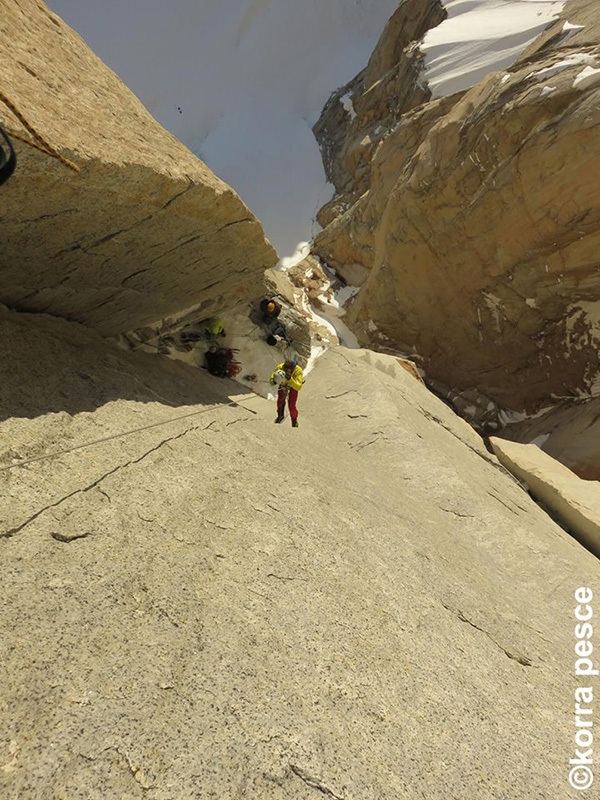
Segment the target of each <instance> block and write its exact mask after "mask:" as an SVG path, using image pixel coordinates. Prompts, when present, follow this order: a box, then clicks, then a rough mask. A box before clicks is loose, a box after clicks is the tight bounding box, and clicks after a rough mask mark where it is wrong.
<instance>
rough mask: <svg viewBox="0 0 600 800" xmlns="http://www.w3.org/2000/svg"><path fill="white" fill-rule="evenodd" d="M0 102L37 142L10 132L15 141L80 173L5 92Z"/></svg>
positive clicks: (0, 96) (0, 95)
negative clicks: (37, 129) (38, 130)
mask: <svg viewBox="0 0 600 800" xmlns="http://www.w3.org/2000/svg"><path fill="white" fill-rule="evenodd" d="M0 101H1V102H2V103H4V105H5V106H6V107H7V108H9V109H10V110H11V111H12V113H13V114H14V115H15V117H16V118H17V119H18V120H19V122H20V123H21V125H23V127H24V128H25V130H27V131H28V132H29V133H30V134H31V135H32V136H33V138H34V139H36V140H37V141H35V142H32V141H31V139H26V138H25V137H24V136H21V135H20V134H18V133H13V132H12V131H9V133H10V135H11V136H12V138H13V139H18V140H19V141H20V142H24V143H25V144H28V145H29V146H30V147H34V148H35V149H36V150H39V151H40V152H41V153H45V154H46V155H48V156H51V157H52V158H56V159H57V160H58V161H60V162H61V164H64V165H65V167H69V169H72V170H75V172H80V169H79V167H78V166H77V164H74V163H73V162H72V161H69V159H68V158H65V157H64V156H62V155H61V154H60V153H59V152H58V151H57V150H55V149H54V148H53V147H52V145H51V144H50V143H49V142H47V141H46V139H44V137H43V136H42V135H41V134H40V133H38V132H37V131H36V129H35V128H34V127H33V125H31V124H30V123H29V122H27V120H26V119H25V117H24V116H23V114H21V112H20V111H19V109H18V108H17V107H16V105H15V104H14V103H13V102H12V101H11V100H9V99H8V97H7V96H6V95H5V94H4V93H3V92H0Z"/></svg>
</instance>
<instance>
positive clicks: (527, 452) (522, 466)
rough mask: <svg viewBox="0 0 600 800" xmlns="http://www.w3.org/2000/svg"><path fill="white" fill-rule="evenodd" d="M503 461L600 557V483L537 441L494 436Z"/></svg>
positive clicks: (497, 452)
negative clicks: (578, 472)
mask: <svg viewBox="0 0 600 800" xmlns="http://www.w3.org/2000/svg"><path fill="white" fill-rule="evenodd" d="M490 444H491V446H492V448H493V450H494V453H495V454H496V456H497V457H498V460H499V461H500V463H501V464H502V465H503V466H504V467H506V469H508V470H509V471H510V472H512V474H513V475H514V476H515V477H516V478H518V479H519V480H521V481H524V482H525V483H526V485H527V486H528V487H529V489H530V491H531V493H532V494H533V496H534V497H535V498H536V500H538V501H539V502H541V503H543V505H544V506H545V507H546V508H547V509H549V511H550V513H552V514H554V515H555V516H556V518H557V519H558V520H559V521H560V522H561V523H562V524H563V525H564V526H566V527H567V528H568V529H569V530H570V531H571V532H572V534H573V536H575V538H576V539H578V540H579V541H580V542H581V543H582V544H583V545H585V547H587V549H588V550H589V551H590V552H591V553H594V555H596V556H597V557H598V558H600V485H598V482H597V481H586V480H582V479H581V478H579V477H578V476H577V475H575V474H574V473H573V472H571V470H570V469H568V468H567V467H565V466H564V464H560V463H559V462H558V461H555V460H554V459H553V458H552V457H551V456H549V455H548V454H547V453H544V451H543V450H541V449H540V448H539V447H536V445H535V444H520V443H517V442H510V441H506V440H505V439H498V438H497V437H495V436H492V437H491V438H490Z"/></svg>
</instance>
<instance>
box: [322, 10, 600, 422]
mask: <svg viewBox="0 0 600 800" xmlns="http://www.w3.org/2000/svg"><path fill="white" fill-rule="evenodd" d="M404 7H405V6H404V4H403V5H402V6H401V7H400V9H399V12H398V13H399V14H400V13H402V11H403V9H404ZM567 19H568V21H569V22H570V23H571V24H572V25H580V26H583V27H582V29H581V30H576V29H571V30H568V31H564V30H563V25H564V22H565V21H566V20H567ZM599 23H600V11H599V10H598V7H597V4H591V3H589V2H587V1H586V2H584V1H583V0H573V1H572V2H571V3H568V4H567V6H566V8H565V10H564V13H563V18H562V19H561V20H560V21H559V22H557V24H556V25H554V26H553V27H552V28H551V29H550V30H549V31H548V32H547V33H546V34H545V35H544V36H543V37H541V38H540V39H539V40H538V41H537V42H536V43H535V45H533V46H532V47H531V48H530V50H529V51H528V52H527V53H526V54H525V55H524V56H523V57H522V58H521V60H520V61H519V62H518V63H517V64H515V65H514V66H513V67H512V68H511V69H509V70H507V71H505V72H500V73H496V74H492V75H490V76H489V77H488V78H487V79H486V80H484V81H482V82H481V83H480V84H478V85H477V86H475V87H473V88H472V89H471V90H469V91H468V92H466V93H463V94H459V95H454V96H452V97H448V98H443V99H440V100H436V101H434V102H430V103H425V104H423V105H420V106H419V107H417V108H415V109H413V110H409V111H408V112H407V113H404V114H403V116H402V117H401V118H400V120H399V122H397V123H396V124H395V125H394V126H392V127H390V126H389V125H388V124H387V122H386V119H385V117H384V118H383V119H382V122H383V124H384V126H385V132H384V133H381V137H380V138H381V141H380V142H379V145H378V147H376V148H374V149H373V151H372V152H373V155H372V160H371V164H370V167H369V170H368V171H367V172H366V173H365V174H367V175H368V179H369V180H368V186H366V189H365V190H364V191H363V189H364V188H365V187H363V186H361V189H360V191H361V192H362V193H361V194H360V197H359V198H358V199H357V200H356V202H354V203H353V204H352V205H351V206H350V207H348V208H347V209H345V210H344V208H340V209H338V211H343V213H341V214H339V213H338V215H337V216H334V215H329V216H328V218H327V219H324V220H323V222H324V223H328V224H327V227H326V228H325V230H324V231H323V232H322V233H320V234H319V235H318V236H317V237H316V240H315V243H314V247H313V252H314V253H315V254H316V255H317V256H318V257H319V258H320V259H321V260H323V261H324V262H326V263H327V264H329V265H331V266H333V267H335V268H336V269H337V270H339V271H340V272H341V274H342V275H348V274H349V273H352V275H353V276H354V278H355V279H356V277H357V276H358V278H359V280H360V281H362V288H361V291H360V293H359V294H358V295H357V297H356V299H355V300H354V302H353V305H352V307H351V308H350V310H349V311H348V314H347V316H346V318H345V319H346V321H347V323H348V324H349V326H350V327H351V328H352V329H353V330H354V332H355V333H356V334H357V336H358V338H359V340H360V341H361V342H362V343H365V344H370V345H372V346H374V347H378V348H390V349H396V350H400V351H402V352H404V353H406V354H409V355H411V356H412V357H414V358H415V360H417V361H418V362H419V363H420V365H421V366H422V367H423V368H424V369H425V371H426V373H427V375H428V376H429V377H430V378H432V379H434V380H435V381H437V382H438V383H440V384H443V385H445V386H446V387H452V388H453V389H455V390H456V389H459V390H474V391H476V392H481V393H482V394H483V395H486V396H488V397H489V398H490V399H491V402H493V403H495V404H498V405H499V406H500V407H503V408H508V409H514V410H518V411H525V412H527V413H531V412H535V411H537V410H539V409H540V408H542V407H545V406H548V405H551V404H552V403H553V402H555V399H556V398H562V397H575V396H581V395H584V396H591V395H595V394H596V393H597V392H598V390H599V389H600V381H598V374H599V369H598V366H599V365H598V356H597V352H598V344H599V342H600V322H599V320H600V313H599V309H600V280H599V279H598V266H599V262H598V252H599V251H600V233H599V231H600V188H599V184H598V181H597V180H596V177H595V165H596V164H597V162H598V159H599V158H600V144H599V141H598V137H597V135H596V131H597V127H598V124H599V123H600V110H599V109H600V34H599ZM411 47H412V46H411V45H409V50H410V49H411ZM363 97H365V98H366V95H364V96H363ZM365 101H366V100H365ZM379 105H380V104H379V103H376V104H374V106H373V114H374V116H375V117H376V116H377V114H378V113H379V112H378V109H379ZM372 124H373V125H375V124H376V119H373V120H372ZM342 198H343V196H342ZM333 206H335V200H334V201H333V204H330V208H333ZM332 217H334V218H332Z"/></svg>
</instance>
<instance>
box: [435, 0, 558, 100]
mask: <svg viewBox="0 0 600 800" xmlns="http://www.w3.org/2000/svg"><path fill="white" fill-rule="evenodd" d="M442 1H443V4H444V6H445V7H446V11H447V12H448V18H447V19H446V20H444V22H442V23H441V24H440V25H438V26H437V27H436V28H433V29H432V30H430V31H428V32H427V34H426V36H425V38H424V40H423V44H422V45H421V50H422V51H423V52H424V53H425V79H426V80H427V82H428V84H429V87H430V89H431V91H432V93H433V97H434V98H437V97H447V96H448V95H450V94H454V92H460V91H463V90H465V89H469V88H470V87H471V86H474V85H475V84H476V83H478V82H479V81H480V80H482V79H483V78H485V77H486V75H488V74H489V73H490V72H495V71H497V70H501V69H506V68H507V67H510V66H512V64H514V63H515V61H517V59H518V58H519V56H520V55H521V54H522V53H523V51H524V50H525V49H526V48H527V47H528V45H529V44H531V42H533V41H534V40H535V39H536V37H537V36H539V34H540V33H542V31H543V30H544V29H545V28H546V27H548V25H549V24H550V23H551V22H552V21H553V20H554V19H556V17H557V16H558V15H559V14H560V12H561V11H562V8H563V6H564V0H442Z"/></svg>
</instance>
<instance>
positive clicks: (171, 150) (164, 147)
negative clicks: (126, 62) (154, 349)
mask: <svg viewBox="0 0 600 800" xmlns="http://www.w3.org/2000/svg"><path fill="white" fill-rule="evenodd" d="M0 46H1V47H2V49H3V51H4V52H5V53H6V54H8V57H7V58H4V59H3V60H2V64H1V65H0V77H1V84H2V91H3V92H4V93H5V94H6V95H7V96H8V97H9V98H10V100H11V101H12V102H13V103H14V104H15V105H16V106H17V107H18V109H19V110H20V111H21V113H22V114H23V115H24V116H25V118H26V119H27V120H28V121H29V122H30V123H31V124H33V126H34V127H35V128H36V129H37V130H38V131H39V132H40V133H41V134H43V136H44V137H45V138H46V139H47V140H48V141H49V142H50V144H51V145H52V146H53V147H54V148H55V149H56V150H58V151H59V152H60V153H61V154H62V155H64V156H67V157H68V158H71V159H72V160H73V161H75V162H76V163H77V164H78V165H79V166H80V167H81V173H80V174H77V173H74V172H72V171H71V170H69V169H68V168H66V167H65V166H64V165H63V164H61V163H59V162H58V161H56V160H55V159H53V158H51V157H49V156H48V155H45V154H42V153H40V152H38V151H37V150H34V149H33V148H31V147H29V146H27V145H25V144H21V143H20V142H16V148H17V151H18V166H17V170H16V172H15V174H14V175H13V177H12V178H11V180H10V181H9V182H8V183H7V184H5V185H4V186H3V187H2V190H1V191H0V225H1V231H2V235H1V237H0V286H1V289H0V300H1V301H2V302H4V303H5V304H6V305H8V306H10V307H13V308H17V309H21V310H30V311H45V312H48V313H50V314H54V315H57V316H62V317H67V318H69V319H73V320H77V321H80V322H83V323H85V324H86V325H88V326H90V327H93V328H95V329H96V330H98V331H99V332H101V333H102V334H106V335H108V334H110V335H114V334H118V333H122V332H124V331H129V330H132V329H136V328H138V327H142V326H144V325H146V324H151V323H153V322H154V321H155V320H156V319H160V318H161V317H164V316H166V315H168V314H173V313H175V312H179V311H182V310H183V309H186V310H189V309H191V308H196V307H198V308H200V309H201V311H202V313H203V315H204V316H209V315H211V314H213V313H216V312H219V311H220V310H222V309H223V308H231V307H233V306H235V305H236V304H237V303H240V302H243V301H247V300H248V299H249V298H250V297H253V296H257V295H258V294H259V293H260V292H261V288H260V287H261V279H262V273H263V271H264V269H265V268H267V267H270V266H272V265H273V264H274V263H275V262H276V261H277V256H276V254H275V251H274V250H273V248H272V247H271V245H270V244H269V243H268V242H267V241H266V240H265V238H264V234H263V231H262V228H261V226H260V224H259V223H258V221H257V220H256V219H255V217H254V216H253V215H252V214H251V212H250V211H249V210H248V208H247V207H246V206H245V205H244V203H243V202H242V201H241V200H240V198H239V197H238V196H237V195H236V194H235V192H233V191H232V189H230V188H229V187H228V186H227V185H226V184H224V183H223V182H222V181H221V180H219V179H218V178H217V177H216V176H215V175H214V174H213V173H212V172H211V171H210V170H209V169H208V168H207V167H206V166H205V165H204V164H203V163H202V162H201V161H200V160H199V159H197V158H196V157H195V156H194V155H193V154H192V153H191V152H190V151H189V150H188V149H187V148H185V147H184V146H183V145H182V144H181V143H180V142H178V141H177V140H176V139H175V138H174V137H173V136H171V135H170V134H169V133H167V132H166V131H165V130H164V129H163V128H161V126H160V125H158V123H156V121H155V120H154V119H153V118H152V117H151V116H150V115H149V114H148V112H147V111H146V110H145V108H144V107H143V106H142V104H141V103H140V102H139V101H138V100H137V98H135V96H134V95H133V94H132V93H131V92H130V91H129V90H128V89H127V88H126V87H125V86H124V85H123V84H122V83H121V81H120V80H119V79H118V78H117V76H116V75H115V74H114V73H113V72H111V71H110V70H109V69H108V68H107V67H106V66H104V64H102V62H101V61H100V60H99V59H98V58H96V56H94V54H93V53H92V52H91V51H90V50H89V48H88V47H87V46H86V44H85V42H84V41H83V40H82V39H81V38H80V37H79V36H78V35H77V34H76V33H74V32H73V31H72V30H71V29H70V28H69V27H68V26H67V25H65V24H64V22H62V20H61V19H60V18H59V17H57V16H56V15H55V14H53V13H52V12H51V11H49V9H48V8H47V6H46V5H45V4H44V3H42V2H34V0H20V1H19V2H16V1H15V0H8V2H7V3H4V4H3V9H2V26H1V27H0ZM0 123H1V124H2V125H3V127H5V128H6V129H7V130H8V131H9V132H11V131H12V132H15V133H20V134H22V135H24V136H26V137H28V138H31V137H30V136H29V134H27V133H26V131H25V130H24V129H23V128H22V126H21V123H20V122H19V121H18V120H17V119H16V118H15V117H14V116H13V114H12V113H11V112H10V111H9V110H8V108H6V107H5V106H4V105H2V104H0Z"/></svg>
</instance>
